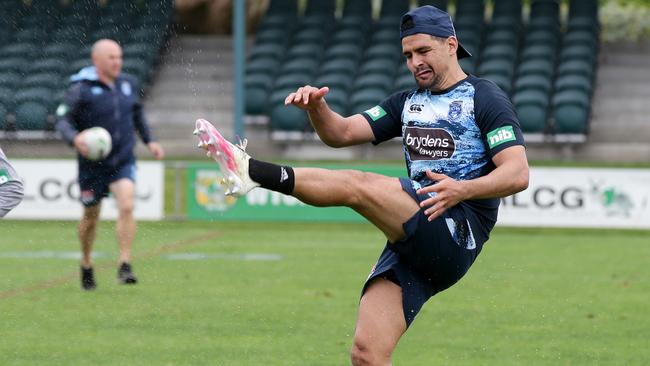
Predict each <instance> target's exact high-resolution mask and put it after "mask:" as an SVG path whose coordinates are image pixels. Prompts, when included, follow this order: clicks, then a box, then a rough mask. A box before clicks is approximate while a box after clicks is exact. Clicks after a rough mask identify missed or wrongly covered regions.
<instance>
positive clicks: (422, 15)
mask: <svg viewBox="0 0 650 366" xmlns="http://www.w3.org/2000/svg"><path fill="white" fill-rule="evenodd" d="M418 33H424V34H429V35H432V36H435V37H442V38H447V37H451V36H453V37H456V30H455V29H454V23H453V22H452V21H451V16H449V14H447V12H445V11H443V10H440V9H438V8H436V7H434V6H431V5H425V6H421V7H419V8H415V9H413V10H411V11H409V12H408V13H406V14H404V15H403V16H402V21H401V23H400V39H402V38H404V37H406V36H411V35H414V34H418ZM456 39H458V37H456ZM456 55H457V57H458V58H459V59H461V58H464V57H471V56H472V54H471V53H469V52H467V50H466V49H465V47H463V45H462V44H460V41H458V50H456Z"/></svg>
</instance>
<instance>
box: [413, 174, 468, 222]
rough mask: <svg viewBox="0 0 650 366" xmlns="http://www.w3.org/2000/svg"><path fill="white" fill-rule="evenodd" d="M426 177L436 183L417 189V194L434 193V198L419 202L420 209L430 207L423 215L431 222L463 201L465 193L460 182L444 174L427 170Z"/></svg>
mask: <svg viewBox="0 0 650 366" xmlns="http://www.w3.org/2000/svg"><path fill="white" fill-rule="evenodd" d="M427 177H428V178H429V179H431V180H432V181H434V182H436V183H434V184H432V185H430V186H428V187H424V188H421V189H418V191H417V193H418V194H426V193H430V192H436V195H435V196H433V197H431V198H427V199H426V200H424V201H422V202H420V207H427V206H431V207H429V208H427V209H426V210H425V211H424V214H425V215H427V216H429V221H433V220H435V219H436V218H437V217H439V216H440V215H442V213H443V212H445V211H446V210H447V209H448V208H450V207H453V206H455V205H457V204H458V202H460V201H462V200H464V199H465V197H466V195H467V192H466V190H465V188H464V185H463V183H462V182H459V181H457V180H455V179H452V178H449V177H448V176H446V175H444V174H437V173H433V172H431V171H430V170H427Z"/></svg>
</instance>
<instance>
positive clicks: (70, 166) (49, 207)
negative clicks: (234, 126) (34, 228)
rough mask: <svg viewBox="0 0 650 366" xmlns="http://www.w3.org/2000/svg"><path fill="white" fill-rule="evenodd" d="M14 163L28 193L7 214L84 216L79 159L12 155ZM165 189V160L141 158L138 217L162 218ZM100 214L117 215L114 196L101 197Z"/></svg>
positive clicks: (137, 187)
mask: <svg viewBox="0 0 650 366" xmlns="http://www.w3.org/2000/svg"><path fill="white" fill-rule="evenodd" d="M11 163H12V165H13V166H14V168H16V172H17V173H18V175H19V176H20V177H22V178H23V181H24V185H25V197H24V198H23V202H22V203H21V204H20V205H18V207H16V208H15V209H14V210H13V211H11V212H10V213H9V214H8V215H7V218H10V219H75V220H77V219H79V218H80V217H81V213H82V206H81V203H80V202H79V185H78V184H77V161H76V160H27V159H25V160H21V159H13V160H12V161H11ZM163 192H164V166H163V164H162V163H161V162H153V161H141V162H138V163H137V170H136V202H135V211H134V215H135V217H136V219H138V220H160V219H162V218H163ZM101 218H103V219H115V218H117V206H116V204H115V200H114V199H113V198H112V197H111V196H109V197H107V198H105V199H104V200H103V201H102V212H101Z"/></svg>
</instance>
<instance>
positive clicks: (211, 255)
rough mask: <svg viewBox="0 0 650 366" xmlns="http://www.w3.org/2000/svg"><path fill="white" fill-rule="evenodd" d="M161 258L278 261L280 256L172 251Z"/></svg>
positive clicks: (280, 258) (271, 254)
mask: <svg viewBox="0 0 650 366" xmlns="http://www.w3.org/2000/svg"><path fill="white" fill-rule="evenodd" d="M163 258H165V259H170V260H181V261H197V260H205V259H227V260H241V261H280V260H282V256H281V255H279V254H273V253H174V254H167V255H164V256H163Z"/></svg>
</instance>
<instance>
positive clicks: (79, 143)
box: [72, 132, 88, 158]
mask: <svg viewBox="0 0 650 366" xmlns="http://www.w3.org/2000/svg"><path fill="white" fill-rule="evenodd" d="M72 142H73V145H74V148H75V149H77V151H78V152H79V154H81V156H83V157H84V158H87V157H88V145H87V144H86V141H84V138H83V132H79V133H78V134H76V135H75V137H74V140H72Z"/></svg>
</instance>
